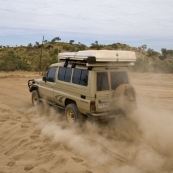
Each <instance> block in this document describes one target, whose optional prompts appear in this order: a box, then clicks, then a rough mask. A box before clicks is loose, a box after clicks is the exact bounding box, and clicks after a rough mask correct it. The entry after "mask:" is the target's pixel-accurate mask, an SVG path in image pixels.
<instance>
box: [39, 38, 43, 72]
mask: <svg viewBox="0 0 173 173" xmlns="http://www.w3.org/2000/svg"><path fill="white" fill-rule="evenodd" d="M43 41H44V35H43V40H42V44H41V52H40V68H39V74H40V72H41V58H42V49H43Z"/></svg>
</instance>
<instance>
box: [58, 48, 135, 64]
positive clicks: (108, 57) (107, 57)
mask: <svg viewBox="0 0 173 173" xmlns="http://www.w3.org/2000/svg"><path fill="white" fill-rule="evenodd" d="M58 57H59V61H64V60H66V59H68V60H74V61H84V60H86V61H87V60H88V59H90V60H91V59H94V58H95V61H94V63H96V62H134V61H135V60H136V55H135V52H132V51H122V50H84V51H78V52H64V53H59V54H58ZM87 62H88V61H87ZM92 63H93V62H92Z"/></svg>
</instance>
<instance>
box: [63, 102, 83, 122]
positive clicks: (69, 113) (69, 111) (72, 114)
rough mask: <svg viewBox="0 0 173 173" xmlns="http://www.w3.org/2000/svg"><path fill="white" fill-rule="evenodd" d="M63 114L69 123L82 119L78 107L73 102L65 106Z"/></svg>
mask: <svg viewBox="0 0 173 173" xmlns="http://www.w3.org/2000/svg"><path fill="white" fill-rule="evenodd" d="M65 116H66V117H67V120H68V121H69V122H70V123H75V122H81V121H83V120H84V116H83V115H82V114H81V113H80V112H79V111H78V108H77V106H76V104H74V103H71V104H69V105H67V106H66V108H65Z"/></svg>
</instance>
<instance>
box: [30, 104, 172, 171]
mask: <svg viewBox="0 0 173 173" xmlns="http://www.w3.org/2000/svg"><path fill="white" fill-rule="evenodd" d="M27 115H28V116H29V117H30V118H31V121H32V122H34V123H35V124H36V126H37V127H38V128H39V129H40V130H41V136H43V137H44V136H46V137H51V138H52V140H53V141H55V142H60V143H63V144H64V145H66V146H67V147H68V148H69V149H70V150H71V151H72V152H74V153H75V154H77V155H80V156H81V157H84V158H86V159H88V160H90V161H91V162H94V163H97V164H105V165H106V164H107V165H109V168H108V170H109V172H110V173H127V172H128V173H137V172H138V173H143V172H152V173H153V172H157V173H158V172H162V173H170V172H171V171H172V172H173V164H172V163H173V135H172V131H173V125H172V124H173V116H172V114H171V113H170V112H169V111H165V110H154V109H152V108H148V107H144V106H143V105H139V106H138V110H137V111H136V112H135V113H133V114H131V115H128V116H127V117H119V118H118V119H116V121H111V122H109V123H108V124H106V125H105V124H99V123H98V124H97V123H92V122H89V121H86V122H85V123H84V124H83V125H78V124H75V125H74V124H73V125H72V124H70V123H68V122H67V121H66V120H64V118H62V115H63V113H62V112H58V111H57V109H55V108H52V107H50V106H48V105H44V106H39V107H33V108H30V109H29V110H28V111H27ZM121 156H122V158H123V159H124V160H123V161H122V164H119V165H118V164H114V162H115V161H117V158H119V157H121ZM108 163H109V164H108ZM110 165H111V166H110ZM112 165H114V166H112Z"/></svg>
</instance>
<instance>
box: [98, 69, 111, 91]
mask: <svg viewBox="0 0 173 173" xmlns="http://www.w3.org/2000/svg"><path fill="white" fill-rule="evenodd" d="M104 90H109V82H108V73H107V72H98V73H97V91H104Z"/></svg>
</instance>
